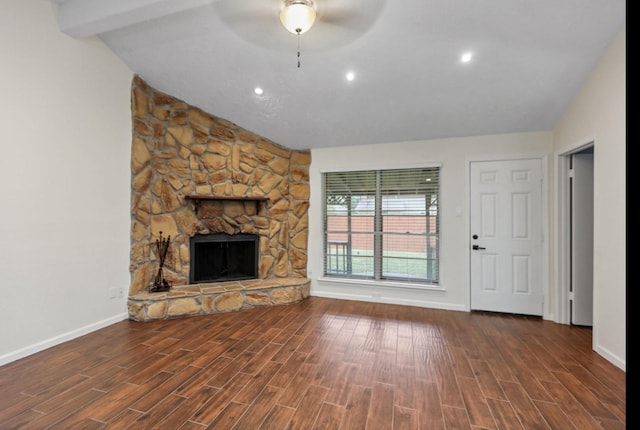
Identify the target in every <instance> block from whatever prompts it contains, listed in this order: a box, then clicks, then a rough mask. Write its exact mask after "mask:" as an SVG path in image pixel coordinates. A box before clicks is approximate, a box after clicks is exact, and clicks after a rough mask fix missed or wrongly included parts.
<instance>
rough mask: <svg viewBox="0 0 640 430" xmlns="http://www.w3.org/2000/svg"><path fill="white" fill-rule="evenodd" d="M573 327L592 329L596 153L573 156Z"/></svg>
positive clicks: (571, 295)
mask: <svg viewBox="0 0 640 430" xmlns="http://www.w3.org/2000/svg"><path fill="white" fill-rule="evenodd" d="M570 184H571V294H570V295H569V297H570V298H571V324H576V325H584V326H592V325H593V153H577V154H573V155H572V156H571V180H570Z"/></svg>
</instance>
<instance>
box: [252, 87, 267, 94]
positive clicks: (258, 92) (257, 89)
mask: <svg viewBox="0 0 640 430" xmlns="http://www.w3.org/2000/svg"><path fill="white" fill-rule="evenodd" d="M253 92H254V93H256V94H257V95H259V96H261V95H262V93H264V91H263V90H262V88H260V87H256V88H255V89H254V90H253Z"/></svg>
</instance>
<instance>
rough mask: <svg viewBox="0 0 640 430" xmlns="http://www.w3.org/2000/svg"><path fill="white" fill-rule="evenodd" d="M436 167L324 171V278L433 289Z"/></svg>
mask: <svg viewBox="0 0 640 430" xmlns="http://www.w3.org/2000/svg"><path fill="white" fill-rule="evenodd" d="M439 179H440V168H439V167H425V168H414V169H395V170H370V171H358V172H329V173H324V174H323V187H324V240H325V248H324V249H325V252H324V274H325V276H335V277H340V278H356V279H374V280H389V281H405V282H422V283H433V284H437V283H438V280H439V277H438V267H439V266H438V261H439V257H438V243H439V224H440V223H439V211H438V197H439V189H440V187H439Z"/></svg>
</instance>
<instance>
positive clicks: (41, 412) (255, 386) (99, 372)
mask: <svg viewBox="0 0 640 430" xmlns="http://www.w3.org/2000/svg"><path fill="white" fill-rule="evenodd" d="M625 399H626V374H625V372H623V371H622V370H620V369H618V368H617V367H615V366H614V365H612V364H611V363H609V362H607V361H606V360H604V359H603V358H602V357H600V356H599V355H598V354H596V353H595V352H593V351H592V349H591V329H589V328H584V327H572V326H565V325H558V324H555V323H552V322H549V321H543V320H541V319H539V318H531V317H522V316H514V315H501V314H491V313H475V312H473V313H467V312H455V311H443V310H435V309H424V308H415V307H404V306H396V305H384V304H373V303H362V302H353V301H343V300H333V299H325V298H319V297H311V298H309V299H307V300H305V301H304V302H302V303H299V304H293V305H287V306H279V307H269V308H258V309H251V310H245V311H240V312H234V313H226V314H217V315H208V316H197V317H191V318H182V319H175V320H167V321H155V322H142V323H141V322H133V321H123V322H120V323H117V324H114V325H112V326H109V327H107V328H105V329H102V330H100V331H97V332H94V333H91V334H89V335H86V336H83V337H81V338H78V339H75V340H72V341H69V342H67V343H64V344H62V345H58V346H56V347H54V348H51V349H48V350H46V351H42V352H40V353H38V354H34V355H32V356H29V357H26V358H24V359H21V360H18V361H15V362H12V363H9V364H7V365H5V366H3V367H0V429H2V430H7V429H38V430H42V429H64V430H71V429H135V430H139V429H152V428H153V429H163V430H171V429H185V430H195V429H197V430H203V429H205V428H211V429H225V430H226V429H234V430H236V429H240V430H253V429H275V430H283V429H305V430H306V429H336V430H342V429H367V430H374V429H421V430H424V429H427V430H432V429H433V430H435V429H447V430H449V429H474V430H480V429H549V428H550V429H561V430H567V429H578V430H584V429H614V430H615V429H624V428H625V425H626V403H625Z"/></svg>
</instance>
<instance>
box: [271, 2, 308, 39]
mask: <svg viewBox="0 0 640 430" xmlns="http://www.w3.org/2000/svg"><path fill="white" fill-rule="evenodd" d="M315 20H316V10H315V9H314V8H313V3H311V1H308V0H289V1H286V2H285V4H284V7H283V8H282V11H281V12H280V22H282V25H283V26H284V28H286V29H287V30H288V31H290V32H291V33H293V34H302V33H304V32H306V31H307V30H309V29H310V28H311V26H312V25H313V23H314V22H315Z"/></svg>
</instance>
